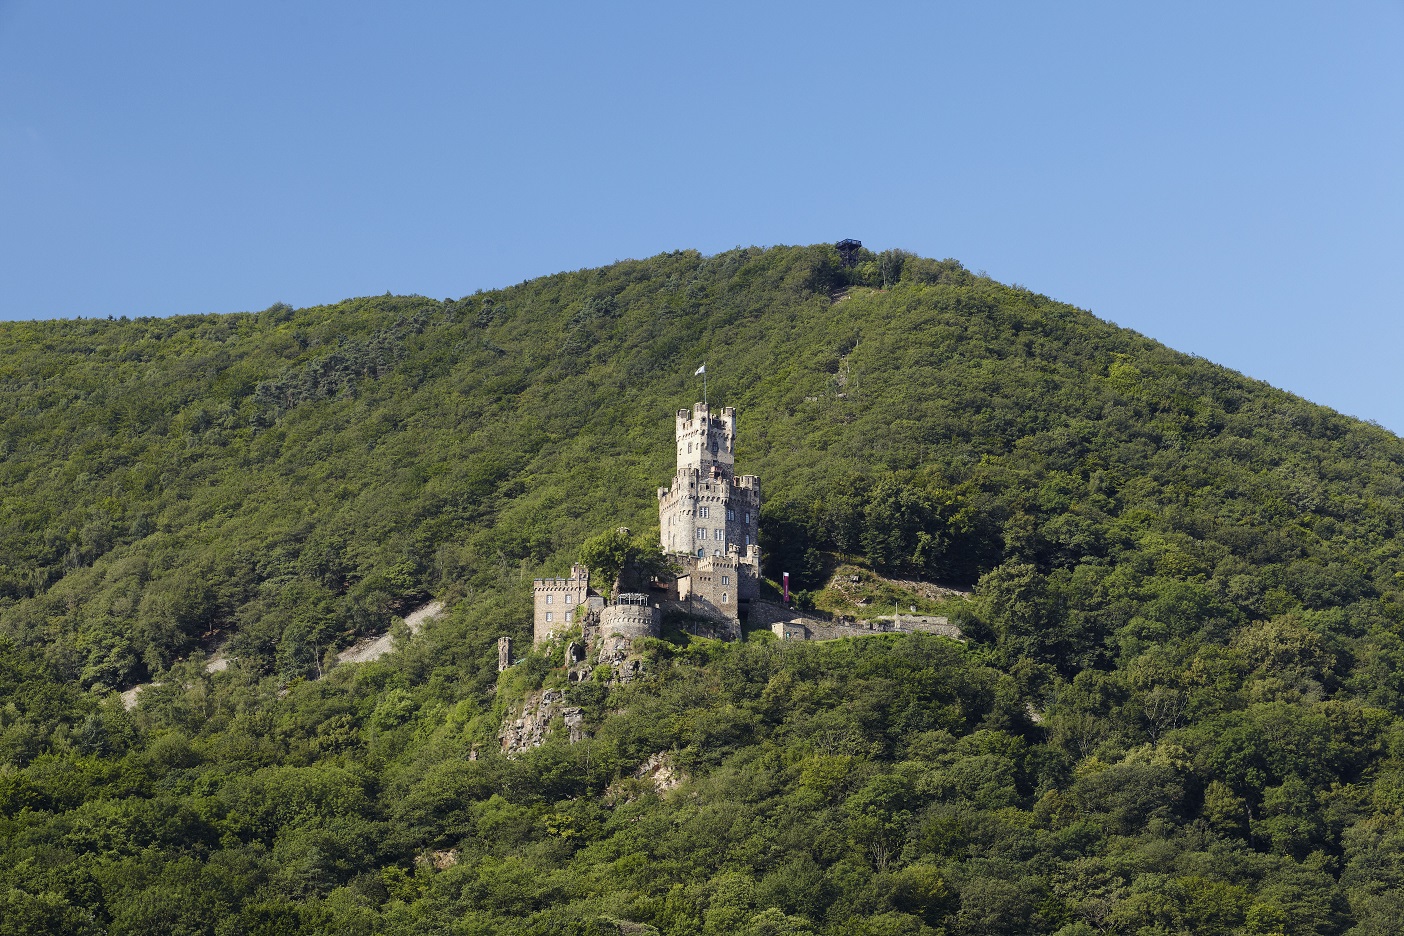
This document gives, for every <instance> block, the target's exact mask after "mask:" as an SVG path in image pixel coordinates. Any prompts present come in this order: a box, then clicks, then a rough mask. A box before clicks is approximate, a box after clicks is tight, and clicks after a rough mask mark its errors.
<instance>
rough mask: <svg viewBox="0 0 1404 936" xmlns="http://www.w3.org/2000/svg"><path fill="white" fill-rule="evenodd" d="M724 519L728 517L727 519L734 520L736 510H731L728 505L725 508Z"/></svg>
mask: <svg viewBox="0 0 1404 936" xmlns="http://www.w3.org/2000/svg"><path fill="white" fill-rule="evenodd" d="M726 519H728V520H735V519H736V511H734V510H732V509H731V508H730V507H728V508H726Z"/></svg>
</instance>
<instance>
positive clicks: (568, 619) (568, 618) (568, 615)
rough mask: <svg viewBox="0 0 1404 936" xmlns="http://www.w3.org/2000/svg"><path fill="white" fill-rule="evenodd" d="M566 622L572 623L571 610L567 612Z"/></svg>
mask: <svg viewBox="0 0 1404 936" xmlns="http://www.w3.org/2000/svg"><path fill="white" fill-rule="evenodd" d="M566 623H567V624H569V623H570V612H569V611H567V612H566Z"/></svg>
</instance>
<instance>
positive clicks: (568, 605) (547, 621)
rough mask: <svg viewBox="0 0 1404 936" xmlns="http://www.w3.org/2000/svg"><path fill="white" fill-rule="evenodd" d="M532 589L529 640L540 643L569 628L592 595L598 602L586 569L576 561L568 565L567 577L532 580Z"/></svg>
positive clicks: (598, 599)
mask: <svg viewBox="0 0 1404 936" xmlns="http://www.w3.org/2000/svg"><path fill="white" fill-rule="evenodd" d="M532 592H533V595H534V598H535V614H534V616H533V620H532V628H531V632H532V642H533V643H541V641H543V640H545V639H546V638H548V637H551V636H554V635H555V634H562V633H565V632H566V631H567V630H569V629H570V628H571V626H572V625H574V624H575V623H577V620H576V615H578V614H579V613H580V606H581V605H588V604H589V602H590V599H591V597H592V595H593V597H594V599H595V601H596V602H600V598H599V596H598V595H594V593H592V592H591V591H590V570H589V569H587V568H585V567H584V566H582V565H579V564H576V565H573V566H571V567H570V577H569V578H539V579H535V580H533V581H532ZM601 604H602V602H601Z"/></svg>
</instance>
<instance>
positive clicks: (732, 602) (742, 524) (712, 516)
mask: <svg viewBox="0 0 1404 936" xmlns="http://www.w3.org/2000/svg"><path fill="white" fill-rule="evenodd" d="M674 435H675V440H676V443H677V456H678V458H677V472H676V473H675V474H674V476H673V486H672V487H671V488H666V487H661V488H659V489H658V529H659V537H660V540H661V546H662V547H663V552H664V554H665V555H666V556H667V557H668V558H669V560H670V561H671V562H672V563H673V565H675V566H676V567H677V568H678V569H679V570H680V572H679V575H678V577H677V582H676V583H664V584H663V585H662V586H661V587H659V588H657V589H656V591H657V592H658V594H655V595H644V594H621V595H616V596H615V598H614V601H613V603H611V604H606V602H605V601H604V599H603V598H602V597H601V596H600V595H599V593H598V592H596V591H594V590H592V589H591V588H590V573H589V570H587V569H585V568H584V567H582V566H579V565H577V566H573V567H572V568H571V571H570V575H569V577H567V578H540V579H536V580H535V581H534V582H533V591H534V596H535V613H534V616H533V622H532V623H533V627H532V637H533V640H534V642H536V643H540V642H541V641H543V640H545V639H547V638H548V637H551V636H554V635H557V634H561V633H564V632H565V631H567V630H569V629H570V628H571V627H573V626H574V625H576V624H581V625H582V626H584V625H586V624H587V622H588V623H590V624H593V625H594V626H596V627H597V628H598V631H597V636H599V637H601V638H603V637H609V636H618V637H635V636H641V635H644V634H653V635H656V634H657V632H658V627H659V621H660V619H661V611H662V609H663V608H665V607H666V608H668V609H669V610H676V611H682V612H686V613H688V614H692V615H696V616H698V617H703V618H708V619H711V621H713V622H714V624H715V625H716V626H715V627H714V628H713V629H714V631H715V632H716V633H717V635H718V636H722V637H728V638H731V639H736V638H739V637H740V636H741V617H742V615H743V613H744V612H745V610H746V608H747V606H748V605H749V603H750V602H751V601H753V600H755V599H756V598H757V597H759V595H760V545H759V543H758V536H759V531H760V503H761V494H760V479H759V478H757V477H756V476H755V475H741V476H740V477H737V476H736V474H735V455H734V452H735V446H736V410H734V409H733V408H731V407H726V408H725V409H723V410H722V411H721V413H720V415H713V414H712V413H711V411H710V410H709V409H708V407H707V404H705V403H697V404H694V406H693V408H692V411H691V412H688V411H687V410H678V412H677V418H676V420H675V423H674Z"/></svg>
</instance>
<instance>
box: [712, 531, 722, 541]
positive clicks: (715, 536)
mask: <svg viewBox="0 0 1404 936" xmlns="http://www.w3.org/2000/svg"><path fill="white" fill-rule="evenodd" d="M722 535H723V534H722V531H721V530H720V529H716V530H713V531H712V539H714V540H716V541H717V542H718V543H720V542H721V541H722Z"/></svg>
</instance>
